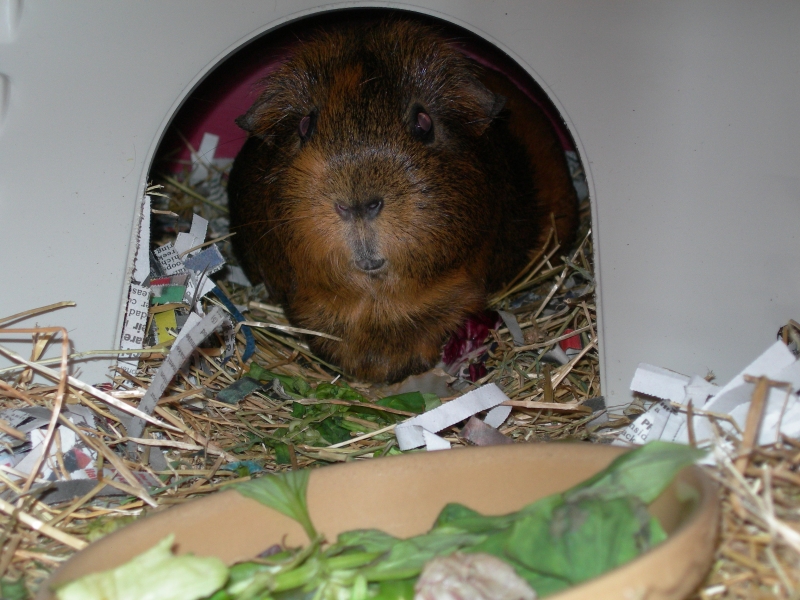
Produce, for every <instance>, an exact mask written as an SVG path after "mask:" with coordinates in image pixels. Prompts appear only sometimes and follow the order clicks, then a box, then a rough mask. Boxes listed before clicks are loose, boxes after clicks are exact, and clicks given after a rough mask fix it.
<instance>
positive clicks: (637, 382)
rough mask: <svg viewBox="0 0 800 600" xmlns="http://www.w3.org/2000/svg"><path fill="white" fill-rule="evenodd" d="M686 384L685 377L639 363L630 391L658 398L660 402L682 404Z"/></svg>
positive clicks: (687, 380)
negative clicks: (667, 401)
mask: <svg viewBox="0 0 800 600" xmlns="http://www.w3.org/2000/svg"><path fill="white" fill-rule="evenodd" d="M688 383H689V378H688V377H686V375H681V374H680V373H676V372H675V371H669V370H667V369H662V368H661V367H656V366H654V365H648V364H647V363H639V366H638V367H637V369H636V372H635V373H634V374H633V381H631V391H632V392H638V393H640V394H645V395H647V396H653V397H655V398H660V399H661V400H669V401H670V402H678V403H683V400H684V398H685V397H686V384H688Z"/></svg>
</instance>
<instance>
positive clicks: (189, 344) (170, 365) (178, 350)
mask: <svg viewBox="0 0 800 600" xmlns="http://www.w3.org/2000/svg"><path fill="white" fill-rule="evenodd" d="M224 319H225V312H224V311H223V310H222V309H221V308H220V307H219V306H215V307H214V308H212V309H211V310H210V311H209V312H208V314H207V315H206V316H205V317H203V318H202V319H201V320H200V322H199V323H197V325H195V326H194V327H192V329H191V330H188V331H187V333H186V334H184V336H183V338H182V339H181V340H180V342H173V344H172V348H171V349H170V351H169V354H168V355H167V358H165V359H164V362H163V363H162V364H161V367H159V369H158V371H157V372H156V374H155V375H154V376H153V380H152V382H151V383H150V387H149V388H147V392H146V393H145V395H144V397H143V398H142V401H141V402H140V403H139V410H140V411H142V412H144V413H147V414H148V415H150V414H153V410H154V409H155V407H156V403H158V400H159V399H160V398H161V396H162V395H163V394H164V390H165V389H167V386H168V385H169V382H170V381H172V378H173V377H175V373H177V372H178V369H180V368H181V367H182V366H183V364H184V363H185V362H186V361H187V360H188V359H189V357H190V356H191V355H192V353H193V352H194V351H195V349H196V348H197V346H199V345H200V343H202V342H203V340H205V339H206V338H207V337H208V336H210V335H211V334H212V333H213V332H214V330H215V329H217V328H218V327H220V326H221V325H222V322H223V320H224ZM187 329H188V328H187V327H184V330H187ZM143 430H144V421H143V420H142V419H138V418H134V419H131V424H130V426H129V427H128V437H142V431H143Z"/></svg>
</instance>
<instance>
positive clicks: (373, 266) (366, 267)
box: [356, 258, 386, 272]
mask: <svg viewBox="0 0 800 600" xmlns="http://www.w3.org/2000/svg"><path fill="white" fill-rule="evenodd" d="M384 264H386V259H385V258H363V259H361V260H357V261H356V266H357V267H358V268H359V269H361V270H362V271H367V272H369V271H377V270H378V269H380V268H381V267H382V266H383V265H384Z"/></svg>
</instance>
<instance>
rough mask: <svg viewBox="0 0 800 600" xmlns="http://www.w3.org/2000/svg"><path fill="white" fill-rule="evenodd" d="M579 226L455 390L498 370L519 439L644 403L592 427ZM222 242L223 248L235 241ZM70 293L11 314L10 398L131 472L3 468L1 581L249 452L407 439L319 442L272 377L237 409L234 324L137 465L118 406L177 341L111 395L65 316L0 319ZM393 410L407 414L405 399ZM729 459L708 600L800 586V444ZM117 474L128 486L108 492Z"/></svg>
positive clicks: (552, 434) (552, 253) (363, 455)
mask: <svg viewBox="0 0 800 600" xmlns="http://www.w3.org/2000/svg"><path fill="white" fill-rule="evenodd" d="M169 183H170V184H173V185H171V187H168V188H167V191H168V192H169V195H170V196H171V199H170V201H169V204H168V206H159V207H156V209H155V210H156V211H158V213H159V214H160V215H162V218H163V216H164V215H169V214H178V215H181V216H182V217H183V218H184V219H185V220H186V221H188V220H190V217H191V213H192V212H201V213H204V212H206V211H210V212H209V213H208V214H206V215H205V216H207V217H209V218H215V217H218V216H219V214H220V212H224V211H220V210H218V209H219V208H220V207H218V206H217V205H216V204H214V205H213V206H209V202H208V201H207V200H206V199H205V198H204V197H202V194H200V193H199V192H197V191H196V190H194V189H191V188H189V187H188V186H187V185H186V184H184V183H180V182H173V181H170V182H169ZM198 196H201V197H202V200H200V199H198ZM223 208H224V207H223ZM583 212H584V222H588V207H584V210H583ZM167 218H169V217H167ZM221 233H222V235H223V236H224V232H221ZM580 239H581V241H580V243H579V244H578V246H577V248H576V249H575V250H573V251H572V252H571V253H570V254H569V255H568V256H566V257H565V260H564V261H559V260H557V257H559V255H560V253H559V250H560V248H559V247H558V244H557V241H556V240H553V239H551V240H549V242H548V247H547V248H545V249H544V250H543V251H542V252H541V253H540V255H539V256H536V257H533V259H532V260H531V262H530V264H529V265H528V268H527V269H526V270H525V271H524V272H523V273H521V274H520V276H519V277H518V278H517V279H516V280H515V281H514V282H512V284H511V285H510V286H509V288H508V289H506V290H504V291H503V292H502V293H500V294H498V295H497V296H496V297H495V298H493V299H492V301H491V306H492V307H493V308H497V309H501V310H504V311H506V312H508V313H511V314H513V315H514V317H515V318H516V320H517V322H518V324H519V327H520V329H521V330H522V333H523V336H524V344H523V345H518V344H516V343H515V342H514V340H513V339H512V335H511V333H510V332H509V331H508V330H507V329H506V328H501V329H499V330H497V331H493V332H492V333H491V339H490V340H489V344H488V345H487V347H486V348H485V349H483V350H481V351H480V354H481V355H485V356H484V357H483V358H484V362H485V366H486V367H487V370H488V374H487V375H486V376H485V377H483V378H482V379H481V380H480V381H478V382H475V383H472V384H467V385H465V386H464V387H463V388H462V389H461V391H460V392H459V393H464V392H466V391H469V390H470V389H472V388H473V387H474V386H475V385H479V384H482V383H488V382H494V383H497V384H498V385H499V386H500V387H501V388H502V389H503V390H504V391H505V392H506V394H507V395H508V396H509V397H510V398H511V400H512V402H511V405H512V406H513V411H512V414H511V416H510V417H509V419H508V420H507V421H506V423H505V424H504V425H503V426H502V427H501V432H502V433H503V434H505V435H506V436H508V437H509V438H511V439H512V440H513V441H515V442H530V441H543V440H588V441H593V442H598V443H602V442H607V441H609V440H610V439H611V438H612V437H613V436H614V435H615V430H614V429H613V427H620V426H623V425H625V424H627V423H629V422H630V419H631V418H633V417H635V416H636V414H638V413H639V412H641V411H642V410H643V409H644V406H643V405H642V404H641V403H637V404H635V405H634V406H632V407H631V408H629V409H628V410H627V411H626V413H627V414H618V415H610V419H609V420H608V421H607V422H606V423H605V424H604V425H602V426H600V427H599V428H598V426H597V425H590V423H592V421H593V420H594V419H595V418H596V417H597V416H598V415H597V413H592V410H591V409H590V408H588V407H586V406H584V405H583V403H584V402H585V401H587V400H589V399H592V398H595V397H597V396H600V395H601V389H600V379H599V367H598V357H597V324H596V307H595V302H594V279H593V276H592V273H593V268H592V263H591V257H592V256H593V252H592V246H591V235H590V234H589V231H588V227H584V232H583V234H582V236H581V238H580ZM161 241H164V240H161ZM222 247H223V251H224V250H225V249H226V245H225V244H222ZM220 286H221V287H222V288H223V290H224V292H225V293H226V294H227V295H228V296H229V297H230V298H231V299H232V300H233V301H234V302H235V303H236V304H238V305H245V306H248V307H249V309H250V314H249V315H248V316H249V318H250V319H251V320H252V321H253V322H254V323H253V324H254V325H255V322H257V323H258V324H259V326H258V327H252V329H251V331H252V334H253V337H254V338H255V341H256V351H255V355H254V357H253V360H255V361H256V362H257V363H258V364H260V365H261V366H263V367H264V368H266V369H269V370H272V371H275V372H277V373H281V374H283V375H289V376H299V377H301V378H302V379H304V380H305V381H306V382H308V383H309V384H310V385H311V386H312V387H313V386H315V385H317V384H319V383H322V382H327V383H330V382H332V381H338V382H341V381H342V379H343V378H342V376H341V374H340V373H339V372H338V370H337V369H336V368H335V367H333V366H332V365H328V364H326V363H324V362H323V361H321V360H319V359H317V358H316V357H314V355H313V353H312V352H310V350H309V349H308V346H307V345H306V344H305V343H304V342H303V341H302V338H298V337H297V334H298V333H307V332H302V331H296V330H294V329H293V328H292V327H291V326H290V325H289V323H288V322H287V321H286V319H285V318H284V316H283V312H282V311H281V310H280V308H278V307H275V306H272V305H270V304H268V303H266V302H265V300H266V298H264V297H263V296H262V295H258V294H257V293H256V292H254V290H253V289H250V288H242V287H239V286H236V285H234V284H225V283H221V284H220ZM566 287H569V288H570V290H572V291H571V293H570V292H569V290H567V289H565V288H566ZM67 305H70V303H62V304H60V305H51V306H48V307H43V308H41V309H37V310H33V311H29V312H28V313H23V314H20V315H12V316H11V317H7V318H5V319H0V334H3V335H4V334H13V335H15V336H19V335H22V334H23V333H24V334H25V335H30V336H31V341H32V348H33V351H32V357H31V359H30V360H28V359H23V358H22V357H19V356H18V355H13V354H10V353H8V352H7V353H6V354H7V356H9V357H10V358H11V360H12V361H18V366H17V367H15V368H12V369H5V370H4V371H2V372H0V408H3V409H5V408H17V407H28V406H44V407H47V408H49V409H52V411H53V417H52V419H51V421H50V424H49V426H48V430H47V431H48V433H47V438H46V443H47V444H51V445H53V447H54V448H55V455H56V461H55V464H56V465H57V466H56V470H57V471H61V472H62V473H64V472H65V471H66V469H65V468H64V461H63V454H62V451H61V447H60V443H54V441H55V442H58V441H59V440H58V439H57V438H56V436H55V432H56V431H57V430H56V429H55V425H56V424H57V423H59V422H60V423H62V424H63V425H65V426H67V427H70V428H71V429H72V430H73V431H75V433H76V434H77V435H78V437H79V438H80V439H81V440H82V441H83V442H84V443H85V444H86V445H87V446H89V447H91V448H93V449H94V450H95V451H96V452H97V455H98V462H99V463H100V464H98V465H97V467H98V471H100V472H102V468H103V466H104V465H105V466H108V465H111V466H113V467H114V469H116V470H117V471H118V472H119V473H120V474H122V477H123V479H124V482H119V481H116V480H115V481H108V480H104V481H101V482H99V483H98V485H96V486H94V488H93V489H91V490H90V491H88V492H87V493H85V495H84V496H82V497H80V498H75V499H73V500H71V501H68V502H63V503H61V504H57V505H52V506H51V505H47V504H45V503H44V502H42V501H41V500H40V496H41V493H42V491H43V490H44V489H46V482H42V481H41V480H40V479H38V465H37V467H36V469H35V470H34V472H33V473H32V474H30V476H21V475H20V474H19V473H17V472H16V471H15V470H14V469H12V468H8V467H3V468H1V469H0V495H2V498H3V501H2V503H0V576H1V577H2V578H3V580H4V581H13V580H17V579H19V578H24V581H25V583H26V584H27V585H28V587H29V589H31V590H34V589H36V587H37V586H38V585H40V584H41V582H42V581H43V579H44V578H45V577H46V576H47V575H48V574H49V573H50V572H52V570H53V569H54V568H56V567H57V566H58V565H59V564H61V563H62V562H63V561H64V560H65V559H66V558H67V557H69V556H70V555H71V554H72V553H74V552H75V551H76V550H78V549H80V548H81V547H83V546H84V545H85V544H86V543H87V542H89V541H91V540H93V539H96V537H99V536H100V535H103V534H104V533H107V532H109V531H111V530H113V529H115V528H117V527H118V526H120V525H124V524H126V523H128V522H130V521H131V520H133V519H135V518H140V517H141V516H143V515H145V514H148V513H151V512H152V511H154V510H160V509H161V508H162V507H166V506H171V505H174V504H178V503H182V502H186V501H188V500H190V499H192V498H196V497H198V496H201V495H204V494H208V493H210V492H214V491H216V490H218V489H220V488H221V487H222V486H224V485H225V484H227V483H230V482H232V481H241V480H245V479H247V478H248V474H247V471H246V469H244V467H242V468H240V469H238V470H236V469H234V470H229V469H226V465H230V464H231V463H233V462H234V461H238V462H239V463H240V464H242V462H241V461H251V462H250V463H249V464H251V465H253V464H257V465H260V467H261V468H262V470H263V471H267V472H270V471H281V470H287V469H297V468H303V467H316V466H320V465H322V464H327V463H331V462H345V461H352V460H369V459H371V458H374V457H380V456H384V455H386V454H392V453H396V452H398V451H397V449H396V442H395V439H394V435H393V433H392V429H393V427H394V426H393V425H389V426H379V425H376V424H375V423H372V422H370V421H366V420H362V419H359V418H358V417H355V416H352V415H350V414H349V413H345V415H344V419H345V420H347V421H348V425H350V426H351V428H352V429H354V431H353V437H352V438H351V439H349V440H346V441H344V442H340V443H337V444H333V445H329V446H319V445H315V444H311V443H308V438H307V436H305V433H306V432H307V428H308V425H309V423H307V422H304V421H303V420H302V419H301V418H297V417H293V416H292V404H293V400H291V399H287V398H282V397H281V396H280V394H279V393H277V391H276V390H266V391H264V392H255V393H252V394H250V395H249V396H247V397H246V398H245V399H244V400H242V401H240V402H239V403H238V404H237V405H233V406H232V405H229V404H225V403H223V402H219V401H217V400H216V393H217V392H218V391H219V390H221V389H223V388H225V387H227V386H228V385H230V384H231V383H233V382H234V381H236V380H238V379H239V378H241V377H242V375H243V374H244V372H245V371H246V370H247V368H248V365H245V364H243V363H242V361H241V354H240V351H241V348H243V344H244V336H243V333H242V332H241V331H238V332H237V339H238V341H239V344H238V348H237V352H236V354H235V355H234V356H233V358H232V359H231V360H229V361H227V362H226V363H224V364H223V363H222V362H221V361H220V352H219V349H218V348H214V347H211V348H201V349H200V350H199V352H198V353H197V355H196V356H195V358H194V359H193V360H192V361H191V362H190V363H189V366H188V368H187V369H185V370H184V371H181V372H179V373H178V375H177V376H176V378H175V379H174V380H173V381H172V383H171V384H170V385H169V386H168V388H167V390H166V391H165V394H164V396H163V398H161V399H160V401H159V403H158V406H157V407H156V411H155V415H154V417H152V418H150V420H149V424H148V427H147V428H146V429H145V432H144V434H143V435H142V436H141V438H137V439H134V440H132V441H135V442H136V443H137V444H140V445H141V447H143V448H144V455H143V458H144V459H146V458H147V455H148V452H151V451H155V450H154V449H156V448H158V449H159V450H160V451H162V452H164V454H165V456H166V458H167V468H166V470H162V471H154V470H152V468H151V467H149V466H146V465H145V464H142V463H135V462H131V461H130V460H129V459H128V458H126V457H125V456H123V454H122V452H121V450H120V453H117V452H115V448H120V449H121V448H122V447H123V446H124V445H125V443H126V442H127V441H131V440H129V438H127V437H126V436H125V431H124V427H123V426H122V424H121V423H120V419H119V417H117V416H115V413H114V412H113V411H112V410H110V407H109V406H107V404H110V405H113V406H114V407H115V409H120V408H122V409H123V410H125V411H126V412H128V413H134V412H135V405H136V403H137V402H138V401H139V399H140V398H141V397H142V396H143V395H144V390H146V389H147V387H148V386H149V384H150V381H151V378H152V377H153V374H154V373H155V372H156V370H157V369H158V367H159V366H160V365H161V362H162V361H163V359H164V356H165V355H164V351H165V349H164V348H160V347H159V348H152V349H149V351H146V352H144V353H143V354H142V355H141V356H142V358H141V361H140V368H139V370H138V372H137V373H136V375H135V376H133V375H129V374H128V373H125V372H123V371H121V370H117V371H116V372H115V373H114V375H113V378H112V380H111V381H112V382H113V391H110V392H106V391H102V390H99V389H97V387H96V386H89V385H87V384H86V383H85V382H80V381H78V380H76V379H74V378H71V377H69V376H68V373H67V371H68V368H69V363H70V361H71V360H72V359H70V357H69V356H68V355H67V350H66V349H67V347H68V346H67V335H66V332H64V331H63V330H62V329H59V328H38V329H26V330H12V329H3V328H2V327H4V326H7V325H8V324H11V323H13V322H14V321H17V320H20V319H22V318H26V317H30V316H32V315H35V314H37V313H42V312H44V311H53V310H57V309H59V308H61V307H63V306H67ZM50 317H51V318H52V317H53V315H51V316H50ZM59 335H60V336H61V342H62V348H63V350H62V357H61V359H59V362H60V369H59V371H54V372H52V373H49V375H50V376H51V377H53V380H54V381H55V382H56V385H46V384H41V383H35V382H34V380H33V378H32V371H31V369H32V368H36V369H37V370H38V371H39V372H43V373H45V374H48V372H47V371H43V370H42V367H43V364H42V363H44V362H47V361H43V360H40V357H41V355H42V353H43V351H44V350H45V347H46V345H47V343H48V342H51V341H54V340H55V337H57V336H59ZM576 336H577V337H580V339H581V341H582V344H581V346H582V350H580V351H579V352H578V354H577V355H575V356H573V357H571V358H570V359H569V360H568V361H567V362H566V363H565V364H558V363H554V362H548V361H547V360H543V357H545V356H552V355H553V353H549V352H550V351H551V350H553V349H554V348H555V349H558V343H559V342H560V341H564V340H566V339H569V338H571V337H576ZM548 353H549V354H548ZM109 354H113V352H109ZM51 364H52V362H51ZM34 365H35V367H34ZM349 383H350V385H352V387H353V388H355V389H356V390H357V391H359V392H360V393H361V394H363V395H364V396H366V397H367V398H369V399H370V400H375V399H378V398H380V397H382V396H384V395H386V394H387V393H389V390H387V389H386V387H385V386H376V385H368V384H363V383H359V382H355V381H351V382H349ZM447 399H448V398H446V399H445V400H447ZM299 403H300V404H303V405H307V406H308V405H318V404H323V405H324V404H325V403H329V404H333V405H348V404H350V403H351V402H350V401H346V400H319V399H313V398H308V399H301V400H300V401H299ZM74 404H80V405H83V406H86V407H88V408H89V409H90V410H92V411H93V412H94V413H95V414H96V415H97V416H98V417H99V418H98V422H99V423H100V425H99V426H98V428H97V429H89V428H84V427H76V426H74V425H73V424H72V423H69V421H68V420H67V419H65V418H63V417H62V416H61V415H60V413H61V412H62V409H63V407H65V406H66V407H69V406H70V405H74ZM388 412H394V413H396V414H399V415H400V416H405V414H404V413H403V411H398V410H390V411H388ZM0 430H2V431H4V432H5V433H8V434H10V435H11V436H12V437H17V438H19V435H20V434H21V432H18V431H15V430H14V429H13V428H12V427H10V426H9V425H8V424H4V423H0ZM277 430H286V431H287V434H286V435H285V436H283V437H282V438H281V439H282V440H284V441H287V442H288V455H289V460H288V462H287V464H278V463H277V462H276V453H275V450H273V448H272V447H270V445H269V443H268V442H269V441H270V440H271V439H274V433H275V432H276V431H277ZM444 435H445V437H446V438H447V439H448V440H450V441H451V442H452V443H453V444H454V445H464V444H466V442H465V441H464V440H462V439H461V438H460V437H459V436H458V431H457V429H451V430H448V431H445V432H444ZM746 439H748V438H747V437H746ZM742 455H746V457H747V458H746V461H747V462H746V466H745V468H743V469H737V468H736V465H742V464H744V463H743V462H742V460H744V459H741V460H740V461H739V462H736V460H737V458H740V456H742ZM721 464H722V466H721V467H717V468H714V469H713V470H712V472H713V474H714V477H715V478H716V479H717V480H718V481H719V482H720V485H721V489H722V495H723V505H724V522H723V538H722V540H721V543H720V549H719V552H718V561H717V564H716V565H715V567H714V570H713V572H712V573H711V575H710V576H709V580H708V582H707V584H706V585H704V587H703V588H702V591H701V592H700V595H699V596H698V597H702V598H759V597H764V598H767V597H769V598H797V597H798V596H797V593H798V589H800V583H798V579H797V573H800V564H798V556H800V547H799V546H798V543H797V536H798V535H800V534H798V521H800V493H799V492H798V489H800V488H799V487H798V480H800V476H798V475H797V470H798V465H800V444H798V443H797V442H796V441H794V440H786V439H785V440H783V441H782V442H781V443H780V444H776V445H773V446H770V447H752V448H751V447H749V446H748V451H747V452H746V453H742V454H737V453H734V455H733V457H732V458H731V459H730V460H729V462H722V463H721ZM137 472H139V473H140V474H141V473H142V472H146V473H148V474H149V475H151V476H153V477H155V478H157V479H160V480H161V482H162V483H161V485H160V487H156V488H153V489H149V490H148V489H145V487H144V486H143V485H142V484H141V483H140V480H139V479H138V478H137V477H136V473H137ZM105 484H109V485H111V486H113V487H114V488H116V489H117V490H120V491H121V492H123V493H124V494H125V495H123V496H111V497H109V496H101V495H100V494H101V491H103V490H104V489H106V488H105ZM759 594H761V595H760V596H759Z"/></svg>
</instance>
